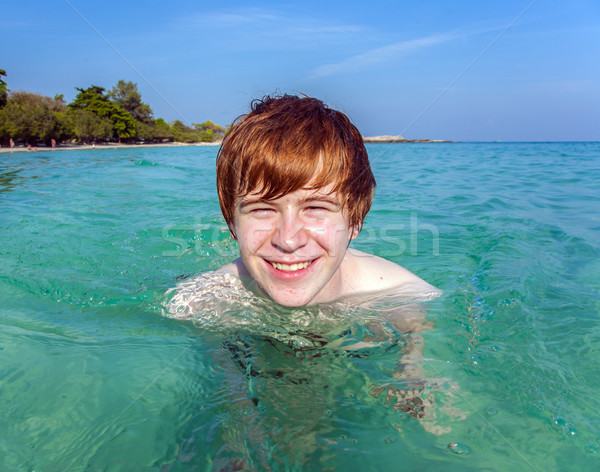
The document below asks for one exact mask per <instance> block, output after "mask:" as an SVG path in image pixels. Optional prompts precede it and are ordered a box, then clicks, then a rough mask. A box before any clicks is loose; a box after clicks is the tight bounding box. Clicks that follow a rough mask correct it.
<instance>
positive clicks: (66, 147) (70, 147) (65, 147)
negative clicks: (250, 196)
mask: <svg viewBox="0 0 600 472" xmlns="http://www.w3.org/2000/svg"><path fill="white" fill-rule="evenodd" d="M220 145H221V141H215V142H214V143H160V144H115V143H111V144H96V145H95V146H94V145H93V144H60V145H57V146H56V147H55V148H51V147H49V146H38V147H37V148H36V147H33V146H32V148H31V150H28V149H27V147H26V146H15V147H14V148H12V149H11V148H8V147H1V148H0V153H4V154H5V153H13V152H45V151H50V152H54V151H85V150H92V149H95V150H100V149H131V148H154V147H181V146H220ZM35 149H37V151H36V150H35Z"/></svg>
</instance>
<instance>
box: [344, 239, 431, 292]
mask: <svg viewBox="0 0 600 472" xmlns="http://www.w3.org/2000/svg"><path fill="white" fill-rule="evenodd" d="M347 257H348V261H349V264H348V266H349V267H350V270H349V276H350V277H351V278H352V281H351V283H353V284H355V285H358V286H360V288H361V291H362V292H375V291H381V290H389V289H392V288H397V287H406V288H410V291H414V292H421V293H423V292H434V291H435V292H440V291H439V290H438V289H437V288H435V287H434V286H433V285H431V284H429V283H427V282H426V281H425V280H423V279H422V278H420V277H419V276H417V275H415V274H413V273H412V272H411V271H409V270H408V269H405V268H404V267H402V266H400V265H398V264H396V263H395V262H392V261H388V260H387V259H384V258H382V257H378V256H375V255H372V254H367V253H365V252H362V251H357V250H356V249H348V253H347ZM440 293H441V292H440Z"/></svg>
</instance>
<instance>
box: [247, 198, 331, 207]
mask: <svg viewBox="0 0 600 472" xmlns="http://www.w3.org/2000/svg"><path fill="white" fill-rule="evenodd" d="M312 202H316V203H329V204H330V205H333V206H335V207H336V208H339V207H341V206H342V204H341V203H340V201H339V200H338V199H336V198H334V197H331V196H329V195H309V196H307V197H306V198H303V199H302V200H300V203H301V204H304V203H312ZM271 203H272V202H271V201H270V200H265V199H262V198H260V197H259V198H241V199H240V202H239V204H238V205H239V207H240V209H242V208H245V207H247V206H250V205H254V204H259V205H262V204H267V205H269V204H271Z"/></svg>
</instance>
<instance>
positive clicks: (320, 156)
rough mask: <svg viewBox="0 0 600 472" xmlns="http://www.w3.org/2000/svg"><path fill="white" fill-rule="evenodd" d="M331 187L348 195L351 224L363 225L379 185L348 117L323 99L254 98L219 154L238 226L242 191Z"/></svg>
mask: <svg viewBox="0 0 600 472" xmlns="http://www.w3.org/2000/svg"><path fill="white" fill-rule="evenodd" d="M325 187H328V189H330V190H331V192H332V193H334V192H337V194H338V196H339V197H340V198H341V203H342V205H343V208H344V211H345V212H346V215H347V217H348V221H349V223H350V226H353V227H357V228H360V227H361V226H362V222H363V220H364V218H365V216H366V215H367V212H368V211H369V208H370V207H371V202H372V200H373V192H374V189H375V177H374V176H373V173H372V172H371V166H370V164H369V158H368V155H367V150H366V149H365V145H364V143H363V139H362V136H361V134H360V133H359V131H358V129H356V127H355V126H354V125H353V124H352V123H351V122H350V120H349V119H348V117H347V116H346V115H344V114H343V113H341V112H339V111H337V110H333V109H331V108H329V107H327V106H326V105H325V104H324V103H323V102H322V101H320V100H317V99H316V98H310V97H297V96H293V95H283V96H281V97H270V96H267V97H264V98H263V99H262V100H254V101H253V102H252V104H251V111H250V113H248V114H247V115H243V116H241V117H240V118H238V119H237V120H236V121H235V122H234V124H233V125H232V128H231V130H230V132H229V133H228V134H227V136H226V137H225V139H224V140H223V144H222V145H221V148H220V149H219V153H218V155H217V191H218V194H219V204H220V205H221V211H222V212H223V216H224V217H225V221H226V222H227V224H228V225H229V226H230V227H231V226H232V225H233V215H234V210H235V205H236V200H237V199H238V198H244V197H246V196H247V195H249V194H258V195H260V196H261V198H263V199H265V200H275V199H277V198H280V197H282V196H284V195H287V194H289V193H292V192H295V191H296V190H300V189H306V190H320V189H323V188H325Z"/></svg>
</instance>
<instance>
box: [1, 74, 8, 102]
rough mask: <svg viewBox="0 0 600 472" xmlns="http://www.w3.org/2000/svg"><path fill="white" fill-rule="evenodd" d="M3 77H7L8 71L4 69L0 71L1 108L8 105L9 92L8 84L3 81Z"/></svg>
mask: <svg viewBox="0 0 600 472" xmlns="http://www.w3.org/2000/svg"><path fill="white" fill-rule="evenodd" d="M2 77H6V71H5V70H4V69H0V108H2V107H4V106H5V105H6V104H7V102H8V91H9V90H8V88H7V86H6V82H5V81H4V80H3V79H2Z"/></svg>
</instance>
